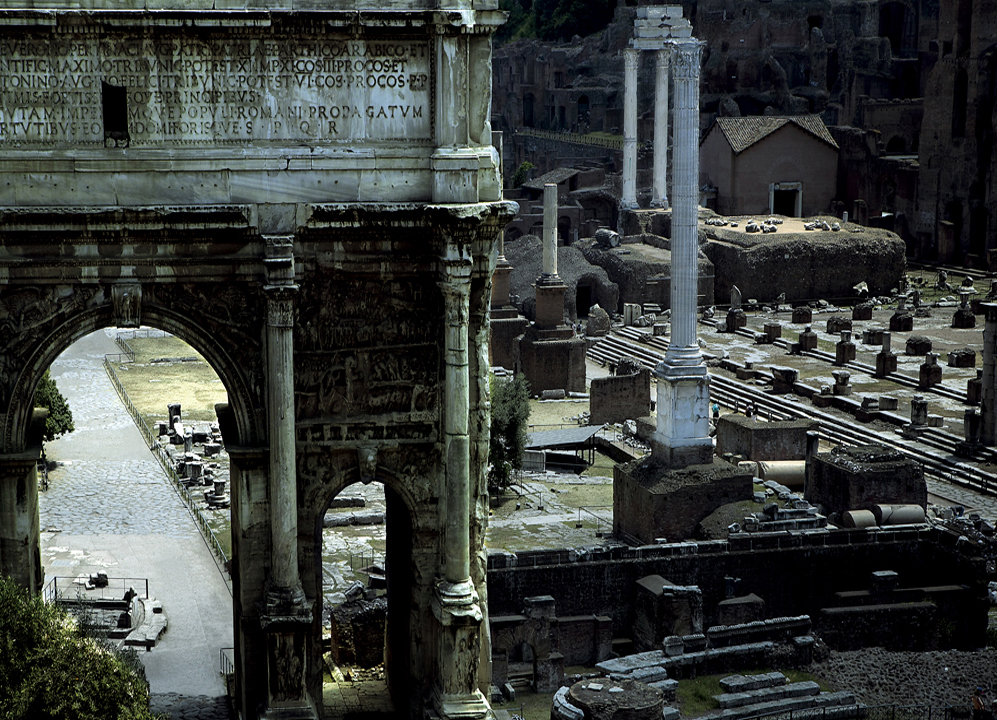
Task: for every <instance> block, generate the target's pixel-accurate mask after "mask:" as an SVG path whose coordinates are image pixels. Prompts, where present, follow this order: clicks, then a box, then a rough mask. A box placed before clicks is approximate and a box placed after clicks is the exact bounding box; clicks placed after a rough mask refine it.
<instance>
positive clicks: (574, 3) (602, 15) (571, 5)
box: [533, 0, 616, 40]
mask: <svg viewBox="0 0 997 720" xmlns="http://www.w3.org/2000/svg"><path fill="white" fill-rule="evenodd" d="M615 9H616V1H615V0H533V22H534V25H535V27H536V33H537V37H539V38H540V39H541V40H570V39H571V38H572V37H574V36H575V35H580V36H582V37H585V36H586V35H591V34H592V33H595V32H599V31H600V30H603V29H604V28H605V27H606V26H607V25H608V24H609V23H610V21H611V20H612V19H613V13H614V12H615Z"/></svg>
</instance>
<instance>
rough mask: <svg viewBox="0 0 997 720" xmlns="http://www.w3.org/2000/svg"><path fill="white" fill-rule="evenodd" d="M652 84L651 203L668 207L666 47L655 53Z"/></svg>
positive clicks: (669, 56) (667, 60)
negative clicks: (652, 163) (652, 174)
mask: <svg viewBox="0 0 997 720" xmlns="http://www.w3.org/2000/svg"><path fill="white" fill-rule="evenodd" d="M655 58H656V65H655V69H656V75H655V84H654V195H653V197H652V199H651V205H652V206H655V207H663V208H666V207H668V188H667V178H668V69H669V65H670V60H671V54H670V52H669V50H668V48H664V49H662V50H658V51H657V52H656V53H655Z"/></svg>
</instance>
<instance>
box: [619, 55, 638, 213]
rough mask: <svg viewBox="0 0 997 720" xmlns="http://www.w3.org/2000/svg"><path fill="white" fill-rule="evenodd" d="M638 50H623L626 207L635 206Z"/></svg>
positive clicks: (622, 202) (624, 193)
mask: <svg viewBox="0 0 997 720" xmlns="http://www.w3.org/2000/svg"><path fill="white" fill-rule="evenodd" d="M639 58H640V51H639V50H635V49H634V48H626V49H624V50H623V67H624V71H623V199H622V200H621V201H620V205H621V206H622V207H624V208H627V209H630V210H632V209H635V208H636V207H637V60H638V59H639Z"/></svg>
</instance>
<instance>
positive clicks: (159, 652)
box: [38, 323, 234, 710]
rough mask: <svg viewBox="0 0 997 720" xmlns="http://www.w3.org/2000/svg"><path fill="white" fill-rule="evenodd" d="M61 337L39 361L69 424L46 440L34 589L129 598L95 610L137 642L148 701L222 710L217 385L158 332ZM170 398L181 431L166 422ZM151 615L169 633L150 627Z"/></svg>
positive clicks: (224, 517) (228, 551) (226, 626)
mask: <svg viewBox="0 0 997 720" xmlns="http://www.w3.org/2000/svg"><path fill="white" fill-rule="evenodd" d="M79 326H80V327H84V328H85V327H86V325H85V323H79ZM65 343H66V347H64V348H62V347H52V348H49V349H48V352H49V353H50V354H55V353H58V354H57V356H56V357H55V358H54V359H53V360H52V361H51V364H50V365H49V367H48V370H49V373H50V375H51V377H52V379H53V380H55V383H56V386H57V388H58V389H59V392H60V393H61V394H62V396H63V397H64V398H65V399H66V401H67V403H68V405H69V408H70V410H71V411H72V412H73V418H74V424H75V430H74V431H73V432H72V433H68V434H65V435H62V436H61V437H58V438H56V439H54V440H51V441H48V442H46V443H45V447H44V450H45V453H44V457H45V460H46V462H45V466H44V469H43V471H42V472H43V479H44V481H43V482H42V483H41V484H40V489H39V497H38V507H39V513H38V517H39V523H40V548H39V549H40V552H41V561H42V565H43V567H44V571H45V580H44V582H45V586H44V587H45V589H44V594H45V597H46V598H47V599H49V600H56V599H57V598H58V597H59V596H62V597H63V599H64V600H66V601H67V602H69V603H73V602H75V603H77V604H79V600H78V598H79V597H86V598H87V599H88V601H92V604H93V605H94V606H95V607H99V606H100V605H98V603H103V602H105V601H109V602H120V601H121V600H122V598H123V597H127V596H129V595H134V597H133V598H132V599H131V600H130V601H129V603H130V606H129V607H128V609H127V610H122V611H113V612H111V613H110V614H108V613H107V612H102V616H103V618H104V620H105V621H106V622H105V623H104V626H105V627H103V628H102V629H101V630H100V632H102V633H104V632H106V633H108V634H109V636H110V638H111V639H112V640H113V641H116V642H121V643H124V644H126V645H130V646H132V647H135V648H137V649H138V650H139V651H140V652H139V653H138V657H139V658H140V660H141V661H142V663H143V665H144V668H145V673H146V676H147V678H148V680H149V682H150V689H151V693H152V695H153V709H154V710H162V709H163V708H162V707H160V706H158V705H157V703H161V702H162V701H161V699H158V698H162V697H165V696H166V695H167V694H170V693H173V694H177V695H189V696H202V697H203V696H208V697H212V698H215V701H216V702H217V703H218V704H219V706H222V707H223V706H225V705H226V704H227V702H226V701H225V698H224V695H225V694H226V685H225V678H224V677H223V675H222V674H221V673H220V670H221V662H220V660H221V657H222V656H223V655H224V654H225V652H226V651H228V653H229V657H231V650H230V649H231V648H232V647H233V645H234V624H233V615H232V595H231V590H230V586H229V585H228V584H227V583H226V577H225V576H224V574H223V568H224V566H225V560H226V559H229V558H231V557H232V555H233V550H232V543H231V540H230V539H229V536H228V533H227V529H228V526H229V524H230V515H229V512H230V511H229V509H228V502H227V501H226V502H224V503H219V504H218V505H217V506H215V508H214V509H213V508H212V506H211V505H209V503H208V502H207V501H206V499H205V495H206V494H208V493H214V492H215V491H216V490H217V489H219V485H222V486H225V485H227V480H228V463H227V456H226V454H225V452H224V445H223V444H222V443H221V438H220V434H219V432H218V427H217V424H216V422H217V421H216V420H215V418H214V407H215V405H216V403H223V402H226V401H227V399H228V393H227V391H226V389H225V387H224V384H223V383H222V381H221V380H220V378H219V377H218V375H217V374H216V373H215V371H214V369H213V368H212V367H211V365H210V364H209V363H208V362H207V361H206V360H205V358H204V357H203V356H202V355H200V353H198V352H197V351H196V350H194V349H193V348H192V347H191V346H190V345H188V344H187V343H185V342H183V341H182V340H180V339H179V338H177V337H175V336H173V335H171V334H170V333H167V332H164V331H161V330H154V329H151V328H142V329H140V330H138V331H135V330H119V329H117V328H113V327H106V328H102V329H99V330H97V331H96V332H81V333H79V336H77V335H76V334H75V333H74V334H69V335H68V336H67V337H66V339H65ZM170 405H173V406H174V407H173V410H174V414H175V415H176V416H178V423H177V425H176V428H179V435H178V434H177V433H176V431H175V430H176V428H171V429H172V430H173V431H174V432H173V434H172V436H171V434H170V432H169V431H167V429H166V428H167V425H168V424H170V423H168V418H169V415H170V410H169V409H168V408H169V406H170ZM181 408H182V410H181ZM206 448H207V450H206ZM46 475H47V476H46ZM227 493H228V490H227V487H223V488H222V493H221V494H224V495H226V499H227ZM213 551H215V552H217V554H213ZM88 607H89V604H88ZM160 610H161V612H160ZM157 615H158V616H161V617H163V618H165V621H162V620H161V619H157V618H156V616H157ZM157 622H162V623H163V624H164V625H165V627H166V628H168V632H162V633H161V634H157V633H155V627H154V626H155V625H156V623H157ZM129 623H130V625H129ZM131 631H134V632H131ZM147 650H148V651H147Z"/></svg>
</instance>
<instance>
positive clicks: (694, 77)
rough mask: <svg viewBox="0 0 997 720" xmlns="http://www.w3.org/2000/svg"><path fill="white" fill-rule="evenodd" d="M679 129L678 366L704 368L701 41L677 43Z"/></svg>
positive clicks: (675, 151) (675, 170) (674, 346)
mask: <svg viewBox="0 0 997 720" xmlns="http://www.w3.org/2000/svg"><path fill="white" fill-rule="evenodd" d="M674 48H675V50H674V53H673V58H674V60H675V129H674V144H673V146H672V162H673V165H672V285H671V308H672V334H671V342H670V344H669V346H668V356H667V357H668V359H669V360H670V362H671V363H672V364H683V365H699V364H700V363H702V362H703V354H702V353H701V352H700V350H699V343H698V341H697V338H696V321H697V317H696V307H697V292H698V284H699V272H698V270H699V267H698V260H699V231H698V219H699V58H700V53H701V50H702V44H701V43H700V42H699V41H697V40H692V41H686V42H675V43H674Z"/></svg>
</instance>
